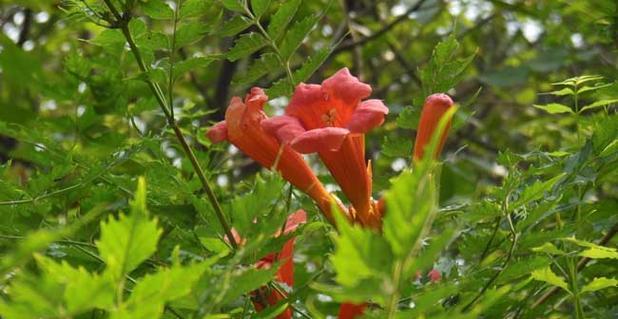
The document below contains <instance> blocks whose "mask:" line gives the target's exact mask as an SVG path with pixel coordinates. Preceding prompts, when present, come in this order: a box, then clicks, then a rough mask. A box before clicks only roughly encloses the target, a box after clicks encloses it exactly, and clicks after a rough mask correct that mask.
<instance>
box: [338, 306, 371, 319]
mask: <svg viewBox="0 0 618 319" xmlns="http://www.w3.org/2000/svg"><path fill="white" fill-rule="evenodd" d="M365 308H367V304H366V303H361V304H354V303H349V302H344V303H342V304H341V306H339V315H337V318H338V319H354V318H358V317H360V316H362V315H363V314H364V313H365Z"/></svg>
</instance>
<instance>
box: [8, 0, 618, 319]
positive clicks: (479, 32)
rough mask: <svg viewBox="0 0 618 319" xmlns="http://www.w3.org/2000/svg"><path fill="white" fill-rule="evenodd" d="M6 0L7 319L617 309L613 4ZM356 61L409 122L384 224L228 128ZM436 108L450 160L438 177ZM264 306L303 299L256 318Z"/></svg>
mask: <svg viewBox="0 0 618 319" xmlns="http://www.w3.org/2000/svg"><path fill="white" fill-rule="evenodd" d="M0 6H1V7H2V10H0V11H1V12H2V17H1V19H0V20H1V21H2V34H1V35H0V214H2V217H3V218H2V220H1V221H0V256H1V261H0V276H1V278H2V279H1V284H2V289H1V293H0V316H2V318H7V319H9V318H243V319H246V318H275V317H277V316H279V315H280V314H281V313H282V312H283V311H285V310H286V309H288V307H291V308H289V309H291V311H293V312H294V317H299V318H300V317H303V318H325V317H335V316H336V315H337V313H338V310H339V306H340V304H341V303H343V302H357V303H367V307H366V311H365V315H364V317H366V318H389V319H392V318H562V317H575V318H578V319H580V318H612V317H615V312H616V305H615V300H617V299H618V280H617V278H618V271H617V269H616V260H617V259H618V251H617V250H616V241H617V238H616V237H617V236H616V233H617V230H618V228H616V225H617V223H618V215H617V214H616V211H617V210H618V202H617V201H616V198H618V191H617V189H616V185H618V170H617V169H616V167H617V165H618V139H617V136H618V115H617V114H616V107H617V105H618V82H617V81H616V75H615V70H616V67H615V64H616V63H615V62H616V61H615V48H616V34H617V33H616V30H618V28H617V26H618V24H617V23H616V19H615V16H616V15H617V12H618V11H616V10H618V7H617V6H616V3H615V1H613V0H597V1H589V0H585V1H570V2H565V1H373V2H372V1H331V0H176V1H167V0H148V1H145V0H143V1H136V0H125V1H119V0H110V1H107V0H106V1H101V0H85V1H82V0H63V1H61V2H58V1H51V0H45V1H32V0H19V1H8V2H7V1H4V2H2V3H1V4H0ZM110 6H111V7H110ZM342 67H348V68H349V69H350V70H351V72H352V74H354V75H355V76H358V77H359V79H361V80H362V81H363V82H366V83H368V84H370V85H371V87H372V89H373V91H372V93H371V95H370V96H369V97H368V98H371V99H381V100H382V101H384V103H385V104H386V105H387V106H388V107H389V112H390V113H389V115H388V117H387V118H386V120H385V122H384V124H383V125H381V126H380V127H379V128H376V129H374V130H371V131H370V132H367V133H366V134H365V150H364V151H365V154H364V155H365V158H366V159H371V166H372V181H373V185H372V186H373V188H372V193H371V195H372V197H373V199H374V200H376V201H377V200H380V199H383V200H385V203H386V204H385V207H386V208H385V209H386V212H385V214H384V216H383V217H382V219H381V222H382V224H381V225H380V226H379V227H375V228H365V227H361V226H360V225H358V224H352V223H349V222H348V221H347V219H345V218H343V217H342V216H340V215H336V217H335V218H336V219H337V223H336V224H337V225H336V226H335V225H330V224H329V222H328V220H327V219H325V218H324V216H323V215H322V214H321V213H320V212H319V210H318V209H317V207H316V205H315V204H314V203H313V202H312V200H311V199H310V198H309V197H308V196H306V195H304V193H303V192H304V191H307V190H298V189H294V188H293V187H290V185H289V184H287V183H286V182H285V181H284V180H283V179H282V178H281V177H280V176H279V175H278V174H273V173H271V174H265V173H264V171H265V170H264V169H263V168H259V166H258V165H257V164H256V163H255V162H253V161H251V160H250V159H249V158H248V157H247V156H245V155H244V154H241V153H242V152H239V151H238V149H236V148H235V147H231V146H230V145H229V144H228V143H220V144H213V143H211V142H210V141H209V140H208V139H207V138H206V136H205V133H206V131H207V130H208V128H209V127H210V126H211V124H212V123H215V122H219V121H221V120H223V119H224V115H225V111H226V106H227V105H228V104H229V101H230V99H231V97H233V96H239V97H244V96H245V95H246V93H247V90H248V89H249V88H250V87H254V86H257V87H261V88H264V89H266V92H267V93H268V95H269V96H270V98H271V101H270V102H269V103H268V104H267V105H266V107H265V112H266V113H268V114H281V113H282V112H283V108H284V107H285V106H286V105H287V104H288V103H289V98H290V97H291V94H292V92H293V90H294V88H295V86H296V85H297V84H298V83H301V82H305V83H319V82H321V81H323V80H324V79H325V78H327V77H329V76H330V75H332V74H333V73H334V72H336V70H338V69H340V68H342ZM480 86H483V87H482V90H481V88H480ZM436 92H446V93H447V94H449V95H450V96H451V97H452V98H453V100H454V101H455V102H456V104H457V106H458V111H457V113H456V114H455V115H454V117H453V123H452V125H451V129H450V133H449V137H448V139H447V141H446V144H445V148H444V153H443V155H442V157H441V159H443V161H442V162H440V163H438V161H433V160H429V159H426V160H424V161H420V162H418V163H414V161H412V159H411V152H412V147H413V136H414V130H416V129H417V128H418V122H419V120H420V119H419V117H420V114H421V106H422V103H423V100H424V99H425V98H426V96H427V95H429V94H431V93H436ZM337 93H341V92H337ZM344 93H345V92H344ZM250 133H253V132H250ZM436 136H437V135H436ZM434 143H435V141H434ZM260 150H261V149H260ZM427 153H431V152H427ZM305 159H306V160H307V162H308V163H309V165H310V167H311V169H312V170H313V171H314V172H315V173H316V174H317V175H318V177H319V179H320V180H321V181H322V182H323V184H324V185H326V187H327V189H328V190H329V191H332V193H333V194H334V195H336V196H337V197H338V198H340V199H341V200H342V202H343V204H344V205H346V206H349V200H348V198H346V197H345V196H344V194H342V193H341V192H340V191H339V189H338V188H337V187H336V183H335V181H334V180H333V178H332V176H331V174H329V172H328V171H327V170H326V169H325V168H324V167H323V165H321V163H320V162H319V161H318V160H317V159H316V157H315V156H313V155H309V156H306V157H305ZM299 172H300V171H299ZM294 173H297V172H296V171H294ZM145 181H147V183H148V189H147V190H146V187H145V186H146V183H145ZM204 181H206V182H204ZM310 189H311V188H310ZM214 199H216V201H215V200H214ZM381 203H384V202H381ZM217 204H218V205H217ZM299 209H303V210H305V211H306V212H307V216H308V221H307V224H306V225H304V226H302V227H299V228H298V229H297V230H295V231H293V232H291V233H288V234H281V233H282V230H283V229H284V227H285V226H286V218H287V216H288V215H289V214H291V213H292V212H294V211H297V210H299ZM226 224H227V225H226ZM232 230H233V231H232ZM227 231H231V232H233V233H234V234H236V235H238V238H237V239H238V242H237V244H238V247H236V248H235V247H233V245H232V244H231V242H230V240H229V239H226V232H227ZM292 238H293V239H294V253H293V255H294V256H293V259H292V261H293V264H294V281H295V282H294V285H292V286H288V285H286V284H284V283H282V282H281V281H280V276H281V274H280V273H278V270H279V267H280V266H281V265H283V264H284V261H281V260H277V257H279V254H278V253H277V252H280V251H281V250H282V247H284V245H286V243H288V240H290V239H292ZM288 247H289V246H288ZM271 262H272V263H271ZM438 274H439V279H438V278H437V277H438V276H437V275H438ZM258 289H259V290H260V291H262V292H272V291H273V290H278V291H279V292H280V293H281V296H282V298H281V300H278V301H277V302H275V303H273V304H272V305H269V306H268V307H267V308H266V309H263V310H262V311H260V312H258V311H257V310H256V309H257V308H259V307H257V306H256V305H254V302H259V301H260V298H263V297H264V296H260V294H259V293H258V292H257V290H258Z"/></svg>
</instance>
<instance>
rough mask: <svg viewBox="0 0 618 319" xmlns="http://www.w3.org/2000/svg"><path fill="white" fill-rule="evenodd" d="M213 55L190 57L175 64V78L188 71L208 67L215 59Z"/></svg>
mask: <svg viewBox="0 0 618 319" xmlns="http://www.w3.org/2000/svg"><path fill="white" fill-rule="evenodd" d="M215 60H216V59H215V58H213V57H190V58H188V59H186V60H183V61H180V62H178V63H176V64H174V79H176V78H178V77H179V76H182V75H183V74H185V73H186V72H189V71H192V70H196V69H203V68H206V67H207V66H208V65H209V64H210V63H212V62H213V61H215Z"/></svg>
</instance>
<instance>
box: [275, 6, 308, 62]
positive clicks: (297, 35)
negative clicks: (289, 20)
mask: <svg viewBox="0 0 618 319" xmlns="http://www.w3.org/2000/svg"><path fill="white" fill-rule="evenodd" d="M317 20H318V17H317V16H314V15H312V16H309V17H306V18H304V19H303V20H301V21H299V22H296V23H295V24H294V25H293V26H292V27H291V28H290V29H289V30H288V32H286V33H285V36H284V37H283V42H282V43H281V46H280V47H279V51H280V52H281V56H282V57H283V59H284V60H287V59H288V58H289V57H290V56H292V54H293V53H294V51H296V49H298V47H299V46H300V45H301V43H302V42H303V40H304V39H305V37H307V35H308V34H309V32H310V31H311V29H312V28H313V26H314V25H315V24H316V22H317Z"/></svg>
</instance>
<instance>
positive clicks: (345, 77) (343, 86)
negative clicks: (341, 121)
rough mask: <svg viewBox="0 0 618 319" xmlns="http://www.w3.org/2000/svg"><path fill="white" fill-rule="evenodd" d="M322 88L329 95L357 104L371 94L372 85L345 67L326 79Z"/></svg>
mask: <svg viewBox="0 0 618 319" xmlns="http://www.w3.org/2000/svg"><path fill="white" fill-rule="evenodd" d="M322 88H323V90H324V91H325V92H326V93H328V95H329V96H333V97H335V98H337V99H340V100H342V101H344V102H345V103H351V104H356V103H358V102H359V101H360V100H362V99H364V98H366V97H368V96H369V95H371V86H370V85H369V84H367V83H363V82H361V81H360V80H359V79H358V78H357V77H355V76H353V75H352V74H350V70H348V68H343V69H341V70H339V71H337V73H335V74H334V75H333V76H331V77H330V78H328V79H326V80H324V81H323V82H322Z"/></svg>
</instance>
